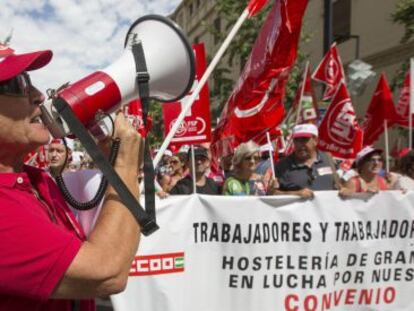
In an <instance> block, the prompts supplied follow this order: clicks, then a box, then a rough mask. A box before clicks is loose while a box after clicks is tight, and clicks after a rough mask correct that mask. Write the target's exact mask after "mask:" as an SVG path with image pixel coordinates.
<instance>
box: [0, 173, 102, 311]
mask: <svg viewBox="0 0 414 311" xmlns="http://www.w3.org/2000/svg"><path fill="white" fill-rule="evenodd" d="M34 189H36V190H34ZM37 197H40V198H41V200H38V198H37ZM83 240H85V235H84V233H83V231H82V229H81V228H80V227H79V225H78V223H77V222H76V220H75V218H74V216H73V214H72V213H71V211H70V210H69V208H68V207H67V205H66V203H65V201H64V199H63V197H62V195H61V194H60V190H59V189H58V187H57V186H56V184H55V182H54V181H53V180H52V179H51V178H50V177H49V176H48V174H47V173H46V172H44V171H42V170H39V169H36V168H33V167H29V166H25V168H24V172H22V173H2V174H0V241H1V242H0V310H1V311H3V310H13V311H20V310H22V311H23V310H39V311H40V310H42V311H43V310H45V311H70V310H72V307H73V303H74V302H73V301H71V300H62V299H49V298H50V296H51V294H52V293H53V290H54V289H55V287H56V285H57V284H58V283H59V281H60V280H61V279H62V277H63V275H64V274H65V272H66V270H67V269H68V267H69V265H70V263H71V262H72V260H73V259H74V258H75V256H76V254H77V253H78V251H79V249H80V247H81V245H82V241H83ZM80 305H81V310H82V311H89V310H95V305H94V301H93V300H84V301H81V303H80Z"/></svg>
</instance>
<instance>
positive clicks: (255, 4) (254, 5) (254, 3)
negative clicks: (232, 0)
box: [247, 0, 267, 16]
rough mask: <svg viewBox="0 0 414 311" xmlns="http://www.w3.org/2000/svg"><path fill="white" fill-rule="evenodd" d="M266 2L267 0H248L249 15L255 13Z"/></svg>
mask: <svg viewBox="0 0 414 311" xmlns="http://www.w3.org/2000/svg"><path fill="white" fill-rule="evenodd" d="M266 3H267V0H250V2H249V4H248V5H247V10H248V11H249V16H253V15H256V14H257V13H258V12H259V11H260V10H261V9H262V8H263V7H264V6H265V5H266Z"/></svg>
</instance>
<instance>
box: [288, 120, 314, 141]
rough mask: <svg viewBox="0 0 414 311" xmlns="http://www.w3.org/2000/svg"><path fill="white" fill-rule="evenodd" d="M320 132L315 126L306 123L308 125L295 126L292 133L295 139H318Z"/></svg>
mask: <svg viewBox="0 0 414 311" xmlns="http://www.w3.org/2000/svg"><path fill="white" fill-rule="evenodd" d="M318 135H319V132H318V128H317V127H316V125H314V124H310V123H306V124H298V125H295V127H294V128H293V131H292V137H293V138H301V137H312V136H315V137H318Z"/></svg>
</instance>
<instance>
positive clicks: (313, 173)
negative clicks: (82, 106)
mask: <svg viewBox="0 0 414 311" xmlns="http://www.w3.org/2000/svg"><path fill="white" fill-rule="evenodd" d="M292 143H293V148H292V152H291V153H290V154H289V155H285V154H284V152H278V153H277V154H276V155H275V152H274V151H273V150H272V148H271V147H270V146H269V145H265V146H258V145H257V144H256V143H255V142H253V141H248V142H246V143H242V144H240V145H239V146H238V147H237V148H236V149H235V150H234V152H233V153H231V154H226V155H223V156H222V157H221V158H220V159H219V161H214V159H213V156H212V154H211V148H210V146H209V144H202V145H194V146H193V148H190V147H189V146H183V147H182V148H181V149H180V150H179V151H178V152H176V153H172V152H171V151H170V150H168V149H167V150H166V151H165V152H164V154H163V156H162V158H161V161H160V163H159V165H158V166H157V167H156V183H157V186H158V187H157V194H158V196H159V197H161V198H165V197H168V196H169V195H186V194H192V193H199V194H210V195H220V194H223V195H236V196H245V195H256V196H264V195H298V196H300V197H301V198H304V199H309V198H312V197H313V196H314V191H320V190H338V191H339V195H340V196H341V197H344V198H345V197H348V196H352V195H353V194H354V193H358V192H370V193H376V192H378V191H383V190H402V191H407V190H412V189H414V151H412V150H409V149H408V148H403V149H402V150H401V151H400V152H399V154H398V156H396V157H394V158H393V166H392V169H391V170H390V171H389V172H387V171H386V168H385V165H384V163H385V158H384V155H383V151H382V150H381V149H377V148H374V147H372V146H366V147H364V148H363V149H362V150H361V151H360V152H359V153H358V154H357V155H356V158H355V160H353V161H349V160H347V161H339V160H337V159H332V158H331V157H330V155H328V154H326V153H324V152H321V151H320V150H318V147H317V146H318V129H317V127H316V126H314V125H312V124H301V125H297V126H295V127H294V129H293V131H292ZM72 148H73V147H71V146H65V144H64V143H63V141H62V140H53V141H52V142H51V143H50V144H49V145H48V147H47V159H48V169H49V172H50V174H51V175H52V176H54V177H55V176H56V175H58V174H61V173H63V171H64V170H69V171H74V170H81V169H95V166H94V163H93V161H92V159H91V158H90V157H89V156H88V154H87V153H83V152H79V151H74V150H72ZM282 151H283V150H282ZM193 154H194V155H193ZM193 159H194V160H193ZM271 161H273V165H271V164H272V163H271ZM193 162H194V163H193ZM216 162H217V163H216ZM142 173H143V172H141V174H140V176H141V177H142ZM194 179H195V181H194Z"/></svg>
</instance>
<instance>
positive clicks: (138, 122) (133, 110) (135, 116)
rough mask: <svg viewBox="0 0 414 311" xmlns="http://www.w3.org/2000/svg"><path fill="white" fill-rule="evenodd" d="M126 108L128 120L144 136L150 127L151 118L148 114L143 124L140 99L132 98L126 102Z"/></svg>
mask: <svg viewBox="0 0 414 311" xmlns="http://www.w3.org/2000/svg"><path fill="white" fill-rule="evenodd" d="M126 108H127V109H126V111H125V116H126V117H127V118H128V120H129V122H130V123H131V124H132V126H133V127H134V128H135V129H136V130H137V132H138V133H139V134H140V135H141V136H142V137H146V136H147V134H148V132H149V131H150V130H151V127H152V118H151V117H150V116H149V115H148V116H147V124H146V126H144V121H143V118H142V108H141V101H140V100H139V99H135V100H132V101H130V102H129V103H128V105H127V106H126Z"/></svg>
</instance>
